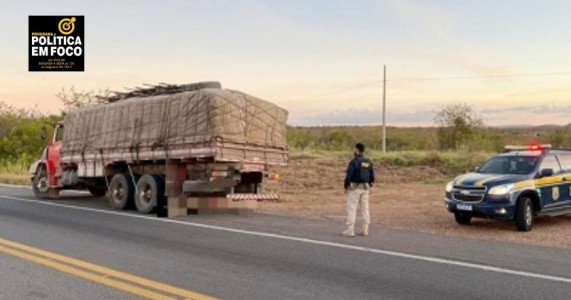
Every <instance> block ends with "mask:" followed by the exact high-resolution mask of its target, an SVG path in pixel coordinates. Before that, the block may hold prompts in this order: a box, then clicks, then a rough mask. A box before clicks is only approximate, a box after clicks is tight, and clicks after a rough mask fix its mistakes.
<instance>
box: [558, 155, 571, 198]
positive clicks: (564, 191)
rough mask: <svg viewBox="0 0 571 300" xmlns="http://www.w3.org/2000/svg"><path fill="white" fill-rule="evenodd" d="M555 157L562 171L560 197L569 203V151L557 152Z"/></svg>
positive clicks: (570, 186) (570, 192)
mask: <svg viewBox="0 0 571 300" xmlns="http://www.w3.org/2000/svg"><path fill="white" fill-rule="evenodd" d="M557 159H558V160H559V163H560V164H561V169H563V172H562V173H561V176H562V178H561V179H562V181H563V182H562V183H561V198H562V199H565V200H566V201H569V202H570V203H571V153H564V154H558V155H557Z"/></svg>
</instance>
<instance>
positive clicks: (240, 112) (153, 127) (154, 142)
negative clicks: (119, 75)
mask: <svg viewBox="0 0 571 300" xmlns="http://www.w3.org/2000/svg"><path fill="white" fill-rule="evenodd" d="M287 115H288V112H287V111H286V110H285V109H283V108H280V107H279V106H277V105H275V104H273V103H270V102H268V101H265V100H261V99H258V98H256V97H253V96H250V95H247V94H244V93H242V92H238V91H233V90H226V89H203V90H198V91H191V92H182V93H176V94H169V95H159V96H149V97H138V98H129V99H125V100H121V101H117V102H114V103H109V104H103V105H99V106H95V107H89V108H84V109H80V110H77V111H74V112H71V113H69V114H68V115H67V116H66V117H65V121H64V124H65V128H66V129H65V130H66V131H65V134H64V142H63V147H62V150H61V154H62V157H61V158H62V162H63V163H79V162H88V161H98V162H103V164H110V163H114V162H128V163H129V162H134V161H156V160H167V159H180V160H194V159H196V160H199V159H204V158H211V159H212V160H215V161H230V162H256V163H264V164H285V163H287V139H286V130H287V126H286V122H287Z"/></svg>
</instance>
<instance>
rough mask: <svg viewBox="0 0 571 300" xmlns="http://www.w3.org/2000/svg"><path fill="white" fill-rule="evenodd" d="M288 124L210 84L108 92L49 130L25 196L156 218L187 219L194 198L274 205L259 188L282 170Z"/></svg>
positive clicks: (249, 99) (280, 114)
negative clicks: (100, 200) (65, 195)
mask: <svg viewBox="0 0 571 300" xmlns="http://www.w3.org/2000/svg"><path fill="white" fill-rule="evenodd" d="M287 115H288V112H287V111H286V110H285V109H283V108H281V107H279V106H277V105H275V104H273V103H270V102H268V101H264V100H261V99H259V98H256V97H253V96H250V95H247V94H245V93H242V92H239V91H234V90H228V89H222V88H221V86H220V84H219V83H216V82H207V83H197V84H188V85H167V84H161V85H158V86H154V87H152V88H146V89H142V88H139V89H136V90H135V91H133V92H129V93H116V94H114V95H112V96H110V97H108V98H106V103H104V104H100V105H96V106H90V107H86V108H80V109H78V110H75V111H72V112H70V113H68V114H67V115H66V116H65V118H64V120H63V121H60V122H58V123H57V124H55V127H54V130H53V135H52V137H51V140H50V142H49V144H48V146H47V147H46V148H45V150H44V152H43V154H42V156H41V157H40V159H39V160H38V161H37V162H35V163H34V164H33V165H32V166H31V169H30V171H31V173H32V174H33V176H32V187H33V191H34V193H35V195H36V197H38V198H57V197H58V196H59V192H60V191H61V190H66V189H67V190H88V191H89V192H90V193H91V194H93V195H94V196H104V195H107V198H108V200H109V204H110V205H111V207H112V208H114V209H117V210H122V209H127V208H136V209H137V210H138V211H139V212H141V213H151V212H155V211H156V212H157V213H158V214H159V215H162V216H167V215H168V216H177V215H183V214H186V213H187V210H188V208H189V207H191V206H190V205H189V201H191V200H192V199H195V200H196V199H210V200H209V201H238V200H247V199H257V200H260V199H268V198H275V197H277V196H276V195H275V194H273V193H269V194H263V193H262V192H261V191H262V189H261V187H262V182H263V180H264V178H268V177H269V178H274V177H275V174H274V173H271V172H270V168H271V167H272V166H277V165H281V166H283V165H286V164H287V160H288V149H287V142H286V131H287V125H286V122H287ZM44 135H45V134H44Z"/></svg>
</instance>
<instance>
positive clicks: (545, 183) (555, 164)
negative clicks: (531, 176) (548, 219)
mask: <svg viewBox="0 0 571 300" xmlns="http://www.w3.org/2000/svg"><path fill="white" fill-rule="evenodd" d="M545 170H551V171H553V173H552V174H551V175H547V176H545V175H544V176H541V173H543V172H544V171H545ZM562 183H563V176H562V174H561V166H560V165H559V161H558V160H557V158H556V157H555V155H553V154H547V155H546V156H545V157H544V158H543V161H542V162H541V165H540V167H539V178H538V179H537V180H536V183H535V184H536V186H537V188H538V189H539V192H540V195H541V202H542V206H543V207H544V208H550V207H556V206H560V205H562V204H564V203H565V201H564V199H563V198H562V196H563V193H562V192H563V190H562Z"/></svg>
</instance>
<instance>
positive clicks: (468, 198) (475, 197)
mask: <svg viewBox="0 0 571 300" xmlns="http://www.w3.org/2000/svg"><path fill="white" fill-rule="evenodd" d="M452 197H454V200H460V201H465V202H479V201H482V199H484V195H483V194H468V195H465V194H460V193H454V194H452Z"/></svg>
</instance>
